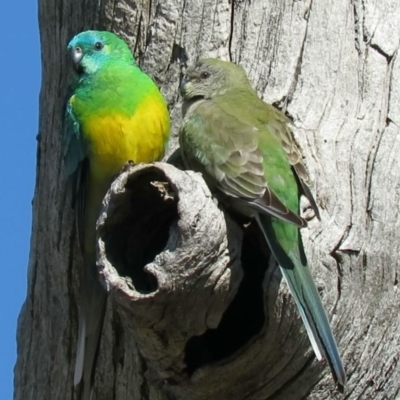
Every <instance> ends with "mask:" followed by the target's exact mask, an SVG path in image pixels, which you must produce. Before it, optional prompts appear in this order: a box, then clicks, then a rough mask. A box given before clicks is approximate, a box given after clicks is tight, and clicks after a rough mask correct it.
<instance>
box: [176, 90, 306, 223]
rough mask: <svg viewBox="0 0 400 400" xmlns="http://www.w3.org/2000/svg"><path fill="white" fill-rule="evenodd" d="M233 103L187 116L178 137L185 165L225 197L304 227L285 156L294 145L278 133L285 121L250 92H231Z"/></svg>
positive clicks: (198, 108) (205, 106)
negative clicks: (204, 177)
mask: <svg viewBox="0 0 400 400" xmlns="http://www.w3.org/2000/svg"><path fill="white" fill-rule="evenodd" d="M232 98H234V101H230V97H229V96H228V95H225V96H223V97H221V98H219V99H215V100H213V101H204V102H199V103H198V104H197V105H195V106H194V109H192V111H189V112H188V114H187V117H186V118H185V120H184V123H183V126H182V131H181V135H180V144H181V148H182V153H183V158H184V160H185V162H186V163H187V165H189V166H190V167H191V168H193V169H195V170H200V171H203V172H204V173H205V175H206V177H208V179H209V181H211V184H213V185H214V186H216V187H217V188H218V189H219V190H221V191H222V192H223V193H225V194H226V195H229V196H232V197H234V198H236V199H238V200H240V201H243V202H245V203H246V204H248V205H249V206H250V207H252V208H253V209H255V210H257V211H260V212H266V213H268V214H270V215H273V216H276V217H278V218H280V219H282V220H285V221H287V222H290V223H292V224H294V225H297V226H300V227H302V226H305V225H306V222H305V221H304V220H303V219H302V218H301V217H300V216H299V215H298V198H299V193H298V185H297V182H296V177H295V173H294V172H293V169H292V165H291V162H290V157H289V155H290V152H288V150H289V149H291V146H290V145H291V143H292V141H291V138H290V136H289V137H287V136H286V135H285V133H282V131H283V130H285V132H286V130H287V127H286V117H285V116H284V115H283V114H281V113H280V112H279V111H277V110H275V109H274V108H273V107H271V106H268V105H267V104H265V103H263V102H262V101H261V100H259V99H258V98H257V97H256V96H255V94H254V93H252V92H247V91H235V93H234V94H232ZM277 117H280V119H279V118H277ZM289 133H290V131H289ZM293 158H294V157H293ZM295 171H296V169H295ZM304 171H305V169H304ZM299 179H301V178H299Z"/></svg>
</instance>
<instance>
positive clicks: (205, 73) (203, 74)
mask: <svg viewBox="0 0 400 400" xmlns="http://www.w3.org/2000/svg"><path fill="white" fill-rule="evenodd" d="M209 76H210V73H209V72H207V71H203V72H202V73H201V74H200V78H201V79H207V78H208V77H209Z"/></svg>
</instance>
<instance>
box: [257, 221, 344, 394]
mask: <svg viewBox="0 0 400 400" xmlns="http://www.w3.org/2000/svg"><path fill="white" fill-rule="evenodd" d="M256 218H257V222H258V224H259V226H260V228H261V230H262V231H263V233H264V236H265V238H266V240H267V242H268V244H269V247H270V248H271V251H272V253H273V255H274V256H275V258H276V259H277V261H278V263H279V265H280V267H281V271H282V274H283V276H284V278H285V280H286V282H287V284H288V286H289V289H290V292H291V294H292V296H293V298H294V301H295V302H296V305H297V308H298V309H299V312H300V316H301V318H302V320H303V323H304V325H305V327H306V330H307V334H308V337H309V339H310V342H311V345H312V347H313V350H314V352H315V355H316V356H317V358H318V360H321V359H322V358H324V359H326V360H327V361H328V363H329V366H330V368H331V371H332V374H333V377H334V379H335V382H337V383H338V389H339V390H340V391H343V389H344V386H345V384H346V374H345V371H344V368H343V364H342V360H341V358H340V355H339V350H338V348H337V345H336V341H335V338H334V337H333V333H332V330H331V327H330V325H329V321H328V318H327V316H326V313H325V310H324V307H323V305H322V302H321V298H320V296H319V294H318V291H317V288H316V287H315V283H314V281H313V278H312V276H311V272H310V269H309V268H308V266H307V260H306V257H305V254H304V252H303V250H302V245H301V237H300V234H299V232H298V228H296V227H295V226H290V225H288V224H287V223H285V222H282V221H279V220H277V219H273V218H271V217H269V216H266V215H258V216H257V217H256ZM294 230H296V231H297V235H296V233H295V231H294ZM277 236H278V237H279V238H280V239H279V240H278V238H277ZM282 236H283V237H282ZM293 240H295V242H294V243H293ZM288 247H291V251H288ZM289 254H290V256H289Z"/></svg>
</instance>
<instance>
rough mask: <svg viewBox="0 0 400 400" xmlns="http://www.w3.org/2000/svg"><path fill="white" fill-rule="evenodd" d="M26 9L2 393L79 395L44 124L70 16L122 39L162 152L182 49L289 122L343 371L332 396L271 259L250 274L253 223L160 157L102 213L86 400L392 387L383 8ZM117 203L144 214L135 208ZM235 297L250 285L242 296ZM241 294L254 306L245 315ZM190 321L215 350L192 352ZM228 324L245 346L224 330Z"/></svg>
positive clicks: (396, 189) (70, 245) (394, 243)
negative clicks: (20, 231) (27, 167)
mask: <svg viewBox="0 0 400 400" xmlns="http://www.w3.org/2000/svg"><path fill="white" fill-rule="evenodd" d="M39 19H40V29H41V44H42V59H43V82H42V90H41V95H40V126H39V143H38V164H37V185H36V191H35V198H34V203H33V230H32V241H31V254H30V262H29V269H28V293H27V299H26V302H25V304H24V306H23V309H22V310H21V315H20V318H19V323H18V333H17V340H18V360H17V364H16V368H15V396H14V398H15V399H16V400H38V399H40V400H46V399H52V400H58V399H74V398H76V397H75V396H76V393H75V392H74V389H73V387H72V380H73V365H74V357H75V343H76V334H77V303H76V301H77V285H78V271H79V268H80V267H81V265H80V263H79V257H78V248H77V244H76V238H75V233H74V224H73V214H72V211H71V198H70V195H69V191H68V188H67V186H66V180H65V176H64V174H63V171H62V164H61V149H60V144H61V141H60V132H61V123H62V116H63V102H64V97H65V94H66V87H67V82H68V71H69V67H70V64H69V62H68V59H67V54H66V51H65V46H66V43H67V41H68V40H69V38H71V37H72V36H73V35H74V34H75V33H77V32H78V31H81V30H83V29H108V30H113V31H114V32H116V33H118V34H120V35H122V36H123V37H124V38H125V39H126V40H127V41H128V42H129V43H130V45H131V47H132V49H133V51H134V52H135V55H136V58H137V60H138V61H139V63H140V65H141V66H142V67H143V69H144V70H145V71H146V72H148V73H149V74H150V75H151V76H152V77H153V78H154V79H155V80H156V82H157V83H158V84H159V86H160V88H161V90H162V91H163V93H164V95H165V96H166V98H167V101H168V103H169V106H170V110H171V115H172V122H173V129H172V141H171V149H170V151H169V152H168V155H167V156H170V155H171V154H172V153H173V150H174V149H175V148H176V135H177V128H178V126H179V123H180V102H179V97H178V86H179V79H180V75H181V71H182V68H183V65H184V64H185V63H188V64H191V63H193V61H194V60H196V59H197V58H198V57H204V56H213V57H221V58H223V59H230V60H232V61H235V62H238V63H240V64H241V65H243V67H244V68H245V69H246V71H247V72H248V74H249V77H250V79H251V81H252V82H253V84H254V87H255V88H256V89H257V91H258V93H259V95H260V96H261V97H262V98H263V99H265V101H267V102H270V103H273V104H275V105H276V106H277V107H279V108H283V109H284V110H285V111H286V113H287V114H288V115H289V116H290V117H291V118H292V120H293V130H294V132H295V135H296V138H297V140H298V142H299V144H300V146H301V147H302V149H303V151H304V156H305V160H306V164H307V166H308V169H309V170H310V172H311V174H312V175H313V177H314V182H315V185H314V188H313V191H314V193H315V196H316V200H317V203H318V205H319V207H320V211H321V216H322V221H321V222H318V221H317V220H316V219H315V218H313V216H312V215H311V214H310V212H309V210H308V207H307V204H305V203H304V207H303V208H304V209H303V212H304V215H308V216H309V220H310V221H309V228H308V229H303V230H302V234H303V239H304V242H305V249H306V253H307V256H308V259H309V263H310V265H311V266H312V268H313V272H314V275H315V277H316V281H317V282H318V286H319V287H320V290H321V295H322V297H323V302H324V304H325V306H326V309H327V311H328V314H329V315H330V316H331V324H332V327H333V329H334V332H335V334H336V337H337V339H338V344H339V348H340V349H341V352H342V355H343V360H344V363H345V367H346V370H347V374H348V378H349V382H348V386H347V389H346V392H345V396H344V397H342V396H341V395H339V394H338V393H337V392H335V390H334V385H333V383H332V380H331V377H330V373H329V370H328V368H327V367H326V365H323V364H321V363H317V362H316V361H315V358H314V356H313V354H312V351H311V349H310V346H309V343H308V340H307V338H306V335H305V332H304V330H303V329H302V327H301V322H300V321H299V317H298V314H297V311H296V309H295V307H294V305H293V302H292V300H291V299H290V296H289V295H288V292H287V290H286V287H285V285H284V284H283V283H282V284H281V285H280V275H279V272H278V271H277V270H276V268H274V267H273V265H269V268H268V269H267V273H265V269H266V266H268V265H267V264H268V254H265V253H262V252H257V250H256V249H257V246H256V245H254V243H257V237H256V236H252V232H251V226H250V227H249V228H248V229H247V230H246V229H245V228H243V221H237V220H236V221H233V220H232V219H231V218H230V216H229V215H227V214H224V213H223V212H222V211H221V209H220V208H219V207H218V205H217V204H216V203H215V202H214V201H213V200H212V197H211V195H210V193H209V192H208V189H207V188H206V186H205V184H204V182H203V181H202V178H201V177H200V176H199V175H197V174H193V173H189V172H182V171H179V170H178V169H176V168H174V167H171V166H167V165H165V164H157V165H156V166H153V167H146V168H145V167H142V166H139V167H136V168H134V169H132V168H131V167H127V169H126V171H125V172H124V173H123V175H121V177H120V178H119V179H118V180H117V181H116V182H115V184H114V186H113V189H112V191H110V192H109V194H108V196H107V198H106V201H105V208H104V213H103V215H102V218H101V219H100V221H99V268H100V272H101V276H102V279H103V281H104V282H105V284H106V286H107V288H108V289H109V290H110V296H109V302H108V308H107V315H106V320H105V326H104V332H103V339H102V343H101V349H100V351H101V352H100V358H99V362H98V368H97V372H96V382H95V392H96V395H95V399H94V400H105V399H107V400H110V399H111V400H122V399H134V400H137V399H138V400H139V399H143V400H168V399H185V400H192V399H193V400H203V399H204V400H205V399H209V400H214V399H218V400H224V399H237V400H244V399H246V400H256V399H257V400H261V399H268V400H270V399H282V400H284V399H289V400H290V399H302V398H308V399H335V398H346V399H396V398H400V394H399V392H400V389H399V387H400V384H399V381H400V372H399V371H400V370H399V368H398V365H397V363H398V359H399V355H400V338H399V335H398V330H399V323H400V317H399V311H398V310H399V301H400V291H399V287H398V271H399V267H398V265H399V261H400V260H399V255H398V254H399V248H400V245H399V243H400V233H399V232H400V223H399V222H398V221H399V212H398V210H399V206H398V204H399V200H400V178H399V176H400V174H399V172H400V165H399V163H400V158H399V157H398V154H399V152H400V141H399V137H400V136H399V135H400V128H399V127H400V117H399V115H400V89H399V88H400V62H399V59H398V56H397V55H398V47H399V42H400V3H399V2H398V1H397V0H382V1H380V2H374V1H372V0H359V1H356V0H354V1H350V2H349V1H345V0H338V1H333V2H328V1H312V0H308V1H307V0H305V1H292V0H283V1H278V0H268V1H262V0H255V1H250V0H243V1H233V0H232V1H230V2H228V1H222V0H214V1H209V0H186V1H185V0H180V1H178V0H166V1H156V0H153V1H141V2H134V1H118V2H112V1H109V0H103V1H101V2H96V1H93V0H86V1H78V0H63V1H57V2H54V1H50V0H40V1H39ZM151 182H152V183H153V184H151ZM165 182H167V183H165ZM154 185H155V186H154ZM135 189H137V190H135ZM139 189H140V190H139ZM135 193H143V195H142V196H141V197H140V196H139V197H138V196H137V195H136V194H135ZM135 196H136V197H135ZM169 197H172V198H169ZM144 199H145V200H146V204H147V206H146V207H145V206H143V200H144ZM130 201H133V202H134V204H136V205H139V206H141V207H144V208H143V210H144V211H146V212H143V213H139V212H136V214H135V212H134V211H132V210H133V208H129V207H127V204H128V202H130ZM135 202H136V203H135ZM116 206H118V207H116ZM138 209H141V208H140V207H139V208H138ZM122 216H128V217H129V218H130V220H131V221H133V222H135V223H134V224H131V225H129V226H127V225H126V224H125V225H124V223H123V221H124V218H122ZM145 216H148V218H150V219H151V221H152V222H153V223H154V226H155V228H154V229H153V230H151V231H146V230H145V229H144V228H143V226H148V221H146V217H145ZM139 217H140V218H139ZM161 217H162V218H161ZM121 218H122V219H121ZM121 220H122V222H121ZM210 224H211V225H210ZM110 229H111V230H112V231H113V232H116V233H118V232H119V233H118V234H116V236H115V235H114V237H117V238H118V240H114V241H113V240H112V237H113V235H110V234H109V233H110ZM138 232H139V233H138ZM118 235H119V236H118ZM243 235H244V236H243ZM110 238H111V239H110ZM132 238H133V239H137V240H136V241H135V240H132ZM243 238H244V239H243ZM246 238H247V239H246ZM137 241H139V242H137ZM242 241H243V243H244V245H243V246H242V245H241V244H242ZM135 243H139V244H142V245H141V246H139V244H136V245H135ZM128 244H129V246H128ZM122 255H123V257H124V258H123V259H121V258H120V257H122ZM139 255H140V257H139ZM127 260H128V262H127ZM129 260H136V261H134V262H133V264H132V262H131V261H129ZM110 262H111V263H110ZM135 262H136V263H137V264H135ZM126 265H128V266H129V265H130V266H131V268H128V269H126ZM124 266H125V267H124ZM143 266H144V269H143V270H142V268H141V267H143ZM252 266H254V267H252ZM139 267H140V268H139ZM124 268H125V269H124ZM249 271H250V272H249ZM246 274H247V275H246ZM249 274H250V275H249ZM257 274H259V275H257ZM246 276H247V277H249V276H250V278H248V280H247V282H250V283H249V284H250V290H249V289H247V291H246V290H245V289H243V282H244V281H245V278H246ZM257 278H259V279H257ZM257 282H258V283H257ZM252 285H255V286H254V287H253V286H252ZM241 290H242V291H243V290H244V292H241ZM261 290H262V291H263V292H262V293H263V294H262V295H259V293H260V291H261ZM240 293H245V294H247V295H249V294H253V295H254V296H252V297H249V300H248V303H246V299H244V300H243V299H240V296H239V295H240ZM257 293H258V294H257ZM250 298H251V299H250ZM235 301H236V304H235ZM237 303H239V305H240V307H236V306H237ZM232 304H233V306H232ZM246 306H247V307H257V306H258V307H259V309H260V307H261V314H260V311H259V309H258V311H255V312H254V313H253V314H254V315H255V316H256V317H255V319H254V320H251V318H250V321H252V322H253V324H254V326H250V325H251V324H249V323H248V322H249V319H246V317H247V318H248V317H249V315H250V314H251V315H253V314H252V313H249V312H248V308H246ZM235 307H236V308H235ZM232 310H233V311H236V312H237V313H236V314H235V315H236V319H235V318H234V317H232V316H231V315H229V313H230V311H232ZM253 311H254V310H253ZM260 315H261V316H260ZM229 318H230V319H229ZM227 320H228V322H227V323H226V321H227ZM224 321H225V322H224ZM244 321H246V323H244ZM241 322H242V324H241ZM260 324H261V325H260ZM243 325H246V326H245V328H246V329H247V331H246V329H245V333H243V332H242V333H239V331H240V332H241V328H243ZM221 327H225V328H226V329H225V330H223V329H222V328H221ZM215 328H216V329H215ZM212 329H214V333H215V332H216V335H217V336H216V337H215V335H214V337H211V339H210V338H209V336H210V335H211V336H212V333H210V332H212V331H211V330H212ZM229 329H231V330H229ZM205 332H208V333H207V335H209V336H207V338H208V339H207V340H208V342H207V343H208V344H209V343H214V346H215V343H217V344H218V346H219V347H221V346H222V349H223V350H225V353H223V351H222V355H221V354H219V357H216V356H215V351H214V352H212V351H210V353H207V352H205V351H204V341H203V342H201V340H202V339H204V336H202V335H203V334H204V333H205ZM228 332H229V333H228ZM193 335H197V336H198V337H200V338H202V339H200V341H199V340H197V342H196V339H195V340H194V341H193V340H191V339H190V338H192V337H193ZM218 335H220V336H218ZM235 337H239V338H240V337H241V338H242V339H243V343H236V344H235V343H234V344H233V345H232V344H231V343H226V342H229V341H230V340H231V339H232V338H235ZM190 340H191V341H190ZM213 340H214V342H213ZM188 343H189V345H188ZM187 346H189V347H187ZM218 346H217V347H218ZM219 347H218V348H219ZM199 348H200V350H199ZM206 348H207V347H206ZM208 349H209V350H210V347H208ZM232 349H233V350H234V351H233V352H232V351H231V352H230V351H229V350H232ZM214 350H215V349H214ZM220 353H221V352H220ZM185 356H186V357H187V358H185ZM188 367H189V368H188Z"/></svg>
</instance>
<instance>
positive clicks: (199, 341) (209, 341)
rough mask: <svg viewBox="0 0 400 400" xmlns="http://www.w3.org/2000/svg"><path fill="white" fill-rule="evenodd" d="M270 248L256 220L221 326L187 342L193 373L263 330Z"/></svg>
mask: <svg viewBox="0 0 400 400" xmlns="http://www.w3.org/2000/svg"><path fill="white" fill-rule="evenodd" d="M260 246H263V247H260ZM266 248H267V246H266V244H265V242H264V240H263V239H262V238H261V237H260V234H259V232H258V228H257V227H256V224H255V223H252V224H251V226H250V227H249V228H248V229H244V237H243V243H242V255H241V262H242V267H243V272H244V275H243V280H242V282H241V283H240V286H239V289H238V292H237V294H236V296H235V297H234V299H233V300H232V302H231V304H230V305H229V307H228V308H227V310H226V311H225V313H224V314H223V317H222V319H221V322H220V324H219V325H218V327H217V328H216V329H209V330H207V331H206V332H205V333H204V334H202V335H200V336H194V337H192V338H191V339H189V341H188V342H187V344H186V348H185V363H186V365H187V371H188V372H189V374H192V373H193V372H194V371H195V370H196V369H198V368H200V367H202V366H204V365H206V364H209V363H213V362H216V361H219V360H222V359H224V358H226V357H228V356H230V355H232V354H233V353H235V352H236V351H237V350H239V349H240V348H241V347H243V346H245V345H246V344H247V343H248V342H249V341H250V339H252V338H253V337H254V336H255V335H257V334H258V333H260V331H261V329H262V327H263V326H264V323H265V322H266V321H265V313H264V292H263V280H264V276H265V272H266V270H267V267H268V257H269V252H268V250H266ZM260 249H263V250H260Z"/></svg>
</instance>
